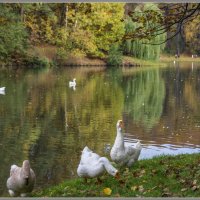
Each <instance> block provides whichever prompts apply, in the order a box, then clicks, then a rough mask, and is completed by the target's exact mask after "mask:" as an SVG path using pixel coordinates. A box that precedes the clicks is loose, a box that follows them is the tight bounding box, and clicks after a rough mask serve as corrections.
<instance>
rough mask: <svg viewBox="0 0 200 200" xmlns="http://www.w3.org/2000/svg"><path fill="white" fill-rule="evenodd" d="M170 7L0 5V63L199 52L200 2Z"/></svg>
mask: <svg viewBox="0 0 200 200" xmlns="http://www.w3.org/2000/svg"><path fill="white" fill-rule="evenodd" d="M174 5H175V4H174ZM174 5H171V4H168V5H167V9H166V5H164V4H153V3H143V4H136V3H132V4H128V3H53V4H51V3H30V4H22V3H16V4H5V3H4V4H0V25H1V26H0V64H1V65H6V64H15V65H22V64H24V65H27V64H28V65H30V66H34V65H36V64H39V65H46V64H49V63H52V64H64V63H66V62H67V60H70V59H71V58H75V57H76V58H89V59H101V60H104V61H105V62H106V63H107V64H110V65H119V64H121V62H122V57H123V56H124V55H125V56H130V57H136V58H140V59H145V60H158V59H159V57H160V55H161V54H162V53H167V54H170V55H174V54H183V53H184V54H199V53H200V47H199V46H200V45H199V41H200V40H199V37H200V35H199V29H200V23H199V22H200V16H199V15H195V12H196V11H197V12H199V6H198V4H188V5H187V7H186V8H187V10H184V9H185V7H184V5H182V4H179V5H178V7H170V6H174ZM195 6H196V7H195ZM164 8H165V9H164ZM189 8H190V10H189V11H188V9H189ZM195 9H196V10H195ZM194 10H195V12H194ZM189 12H191V13H189ZM180 13H181V14H182V15H180ZM185 13H188V16H187V18H186V17H185V16H184V14H185ZM172 16H173V17H172ZM180 16H181V17H182V18H180ZM191 16H194V17H191ZM183 17H184V18H183ZM177 18H179V19H181V20H179V21H176V19H177ZM184 20H185V21H184ZM166 21H167V22H166ZM183 22H184V23H183ZM167 23H168V24H167ZM170 23H171V24H170ZM163 24H165V27H164V29H163V28H159V27H162V26H163ZM167 27H171V28H172V29H167ZM163 30H164V31H163ZM173 30H178V32H177V33H176V34H174V35H173ZM171 35H172V37H170V36H171ZM168 38H169V39H170V40H168Z"/></svg>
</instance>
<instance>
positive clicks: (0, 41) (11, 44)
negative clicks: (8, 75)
mask: <svg viewBox="0 0 200 200" xmlns="http://www.w3.org/2000/svg"><path fill="white" fill-rule="evenodd" d="M0 24H1V26H0V59H1V60H2V61H4V62H7V61H9V60H11V59H14V60H17V58H18V56H20V55H21V54H23V53H24V49H25V48H26V47H27V33H26V30H25V27H24V26H23V24H22V23H21V20H20V15H19V14H17V13H16V12H15V10H13V9H12V6H10V5H8V4H0Z"/></svg>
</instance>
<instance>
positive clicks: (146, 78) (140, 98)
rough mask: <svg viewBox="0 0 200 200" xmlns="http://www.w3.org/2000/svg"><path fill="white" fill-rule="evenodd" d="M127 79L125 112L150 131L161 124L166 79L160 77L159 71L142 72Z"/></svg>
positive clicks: (124, 85) (125, 85)
mask: <svg viewBox="0 0 200 200" xmlns="http://www.w3.org/2000/svg"><path fill="white" fill-rule="evenodd" d="M125 79H126V80H125V81H124V82H125V84H123V89H124V91H125V96H126V100H125V103H124V104H125V111H126V112H127V113H128V115H129V117H130V118H132V119H133V121H134V122H135V123H137V124H140V123H141V122H142V123H143V126H144V128H145V129H146V130H147V131H150V130H151V129H152V127H154V126H155V125H156V124H157V123H158V122H159V119H160V116H161V114H162V111H163V102H164V98H165V84H164V79H163V78H162V77H161V76H160V73H159V69H150V70H147V71H140V72H138V73H136V74H135V75H134V76H131V75H129V76H126V77H125Z"/></svg>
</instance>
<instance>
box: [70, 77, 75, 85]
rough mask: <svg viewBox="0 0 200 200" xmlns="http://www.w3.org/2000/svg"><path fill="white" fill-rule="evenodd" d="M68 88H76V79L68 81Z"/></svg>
mask: <svg viewBox="0 0 200 200" xmlns="http://www.w3.org/2000/svg"><path fill="white" fill-rule="evenodd" d="M69 87H76V79H75V78H74V79H73V81H69Z"/></svg>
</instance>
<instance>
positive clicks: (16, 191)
mask: <svg viewBox="0 0 200 200" xmlns="http://www.w3.org/2000/svg"><path fill="white" fill-rule="evenodd" d="M34 185H35V173H34V171H33V170H32V169H31V168H30V163H29V161H28V160H24V162H23V164H22V167H18V166H17V165H12V166H11V169H10V177H9V178H8V180H7V188H8V192H9V194H10V196H12V197H14V196H19V195H20V196H21V197H25V196H27V193H30V192H31V191H32V190H33V188H34Z"/></svg>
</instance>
